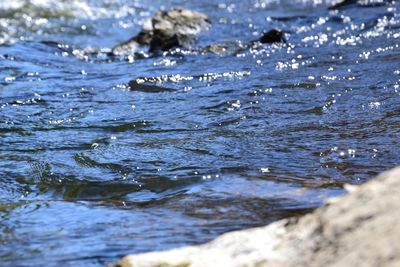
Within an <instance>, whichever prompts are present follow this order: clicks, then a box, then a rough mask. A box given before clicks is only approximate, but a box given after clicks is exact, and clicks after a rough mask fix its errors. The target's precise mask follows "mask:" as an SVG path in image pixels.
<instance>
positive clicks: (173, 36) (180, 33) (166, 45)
mask: <svg viewBox="0 0 400 267" xmlns="http://www.w3.org/2000/svg"><path fill="white" fill-rule="evenodd" d="M210 27H211V21H210V19H209V18H208V17H207V15H205V14H203V13H200V12H196V11H192V10H189V9H184V8H172V9H171V10H170V11H159V12H158V13H157V14H156V15H155V16H154V17H153V18H152V19H151V20H150V21H147V22H146V23H145V24H144V26H143V28H142V30H141V31H140V32H139V33H138V34H137V35H136V36H134V37H132V38H131V39H129V40H128V41H126V42H123V43H121V44H119V45H117V46H115V47H114V48H113V49H112V52H113V53H114V54H116V55H122V54H129V53H134V52H135V51H137V50H138V48H139V47H141V46H149V51H151V52H155V51H166V50H169V49H171V48H174V47H185V48H189V47H191V46H192V45H193V44H194V43H195V42H196V38H195V36H196V35H197V34H199V33H200V32H202V31H206V30H208V29H209V28H210Z"/></svg>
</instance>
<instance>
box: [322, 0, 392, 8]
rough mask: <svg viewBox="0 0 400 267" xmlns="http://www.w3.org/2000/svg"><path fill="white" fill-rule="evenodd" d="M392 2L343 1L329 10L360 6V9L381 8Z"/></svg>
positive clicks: (372, 0) (375, 0) (373, 0)
mask: <svg viewBox="0 0 400 267" xmlns="http://www.w3.org/2000/svg"><path fill="white" fill-rule="evenodd" d="M388 2H390V1H377V0H368V1H359V0H343V1H339V2H338V3H336V4H333V5H332V6H330V7H329V8H328V9H329V10H338V9H342V8H346V7H350V6H358V7H380V6H384V5H386V4H388Z"/></svg>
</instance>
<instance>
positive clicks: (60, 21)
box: [0, 0, 400, 266]
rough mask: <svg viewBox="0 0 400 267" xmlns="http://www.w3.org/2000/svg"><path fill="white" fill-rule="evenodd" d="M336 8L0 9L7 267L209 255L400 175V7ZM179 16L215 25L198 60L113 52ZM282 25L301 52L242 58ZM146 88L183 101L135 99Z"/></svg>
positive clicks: (159, 4) (256, 4) (1, 205)
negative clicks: (161, 17) (205, 246)
mask: <svg viewBox="0 0 400 267" xmlns="http://www.w3.org/2000/svg"><path fill="white" fill-rule="evenodd" d="M320 2H322V3H320ZM370 2H373V1H370ZM375 2H376V1H375ZM329 5H330V2H329V1H326V2H324V1H315V2H313V1H300V0H299V1H288V0H287V1H272V0H271V1H268V0H265V1H263V0H251V1H229V2H224V1H217V2H216V1H211V0H207V1H182V0H179V1H178V0H177V1H151V3H149V2H147V1H142V0H137V1H128V0H101V1H94V0H74V1H56V0H32V1H27V0H18V1H9V3H8V2H1V3H0V44H1V45H0V70H1V71H0V266H104V265H105V264H107V263H111V262H114V261H116V260H117V259H118V258H119V257H121V256H123V255H126V254H128V253H138V252H146V251H153V250H163V249H168V248H175V247H180V246H183V245H188V244H198V243H202V242H206V241H209V240H211V239H213V238H215V237H216V236H217V235H219V234H221V233H224V232H227V231H231V230H236V229H243V228H248V227H253V226H259V225H264V224H267V223H269V222H272V221H275V220H278V219H281V218H284V217H288V216H293V215H299V214H303V213H305V212H307V211H310V210H312V209H313V208H315V207H318V206H319V205H321V204H322V203H323V202H324V200H325V199H326V198H328V197H330V196H335V195H338V194H342V193H343V190H342V186H343V184H344V183H351V184H359V183H362V182H364V181H366V180H368V179H370V178H372V177H374V175H376V174H377V173H379V172H381V171H383V170H386V169H388V168H391V167H393V166H395V165H398V164H399V163H400V157H399V153H398V151H399V147H400V143H399V140H400V107H399V100H400V64H399V62H400V47H399V43H400V42H399V40H400V14H399V8H400V5H399V3H398V2H397V1H385V2H384V3H383V4H382V5H375V6H374V7H367V6H356V5H354V6H349V7H346V8H344V9H341V10H339V11H328V9H327V7H328V6H329ZM172 6H184V7H187V8H192V9H195V10H197V11H201V12H204V13H206V14H208V15H209V16H210V18H211V20H212V21H213V26H212V28H211V29H210V31H208V32H205V33H202V34H201V35H200V36H199V37H198V43H197V44H196V47H194V48H193V49H188V50H175V51H171V52H169V53H165V54H164V55H159V56H155V57H154V56H151V55H147V54H145V56H144V57H143V56H142V57H134V56H122V57H118V58H109V57H107V55H106V53H102V51H103V52H107V51H108V50H109V49H111V48H112V47H113V46H114V45H116V44H117V43H119V42H122V41H125V40H126V39H129V38H130V37H131V36H133V35H134V34H136V33H137V32H138V31H139V30H140V28H141V25H142V23H143V21H144V20H146V19H147V18H149V17H151V16H152V15H153V14H154V13H155V12H156V11H157V10H159V9H160V8H162V9H169V8H170V7H172ZM272 28H278V29H282V30H284V31H285V32H286V37H287V40H288V43H289V44H288V45H282V44H273V45H255V46H251V47H249V46H246V45H245V44H246V43H248V42H249V41H251V40H255V39H257V38H258V37H259V36H260V35H261V34H262V32H264V31H267V30H269V29H272ZM50 42H56V43H58V44H60V45H58V46H57V45H54V43H50ZM217 43H219V44H223V45H224V46H226V50H225V51H222V52H221V53H218V54H216V53H207V52H204V51H203V50H202V49H201V47H206V46H208V45H212V44H217ZM138 78H144V79H147V80H149V81H150V83H151V82H152V81H153V83H154V84H155V85H157V86H159V87H160V88H171V89H175V91H172V90H171V91H163V92H159V93H149V92H138V91H132V90H129V87H128V86H127V84H128V83H129V81H131V80H135V79H138ZM154 81H158V82H154Z"/></svg>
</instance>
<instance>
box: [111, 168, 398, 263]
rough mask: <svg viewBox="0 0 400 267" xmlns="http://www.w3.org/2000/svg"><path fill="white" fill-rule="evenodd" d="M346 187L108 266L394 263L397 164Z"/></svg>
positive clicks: (396, 219) (396, 253)
mask: <svg viewBox="0 0 400 267" xmlns="http://www.w3.org/2000/svg"><path fill="white" fill-rule="evenodd" d="M354 188H355V189H354ZM351 191H352V192H351V193H350V194H349V195H347V196H344V197H340V198H337V199H335V201H330V203H329V204H326V205H325V206H323V207H321V208H318V209H317V210H315V211H314V212H313V213H311V214H308V215H305V216H304V217H301V218H292V219H284V220H281V221H278V222H275V223H272V224H270V225H268V226H265V227H260V228H254V229H250V230H244V231H237V232H232V233H227V234H224V235H222V236H221V237H219V238H217V239H215V240H214V241H212V242H210V243H207V244H204V245H201V246H189V247H184V248H179V249H174V250H171V251H165V252H153V253H146V254H139V255H130V256H126V257H125V258H123V259H122V260H121V261H120V262H119V263H117V264H115V265H112V266H114V267H133V266H134V267H145V266H146V267H152V266H153V267H156V266H164V267H181V266H191V267H204V266H226V267H244V266H247V267H256V266H257V267H264V266H265V267H267V266H268V267H283V266H285V267H288V266H289V267H290V266H293V267H295V266H296V267H297V266H310V267H314V266H315V267H317V266H327V267H329V266H364V267H370V266H371V267H372V266H400V253H399V251H400V242H399V241H398V240H399V237H400V224H399V221H400V212H399V209H400V167H398V168H396V169H393V170H391V171H388V172H385V173H383V174H381V175H379V176H378V178H376V179H375V180H372V181H370V182H367V183H366V184H364V185H361V186H354V187H352V190H351Z"/></svg>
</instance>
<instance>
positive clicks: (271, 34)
mask: <svg viewBox="0 0 400 267" xmlns="http://www.w3.org/2000/svg"><path fill="white" fill-rule="evenodd" d="M258 41H259V42H260V43H263V44H272V43H286V39H285V34H284V33H283V32H282V31H279V30H276V29H272V30H270V31H268V32H266V33H264V34H263V36H261V38H260V39H258Z"/></svg>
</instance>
